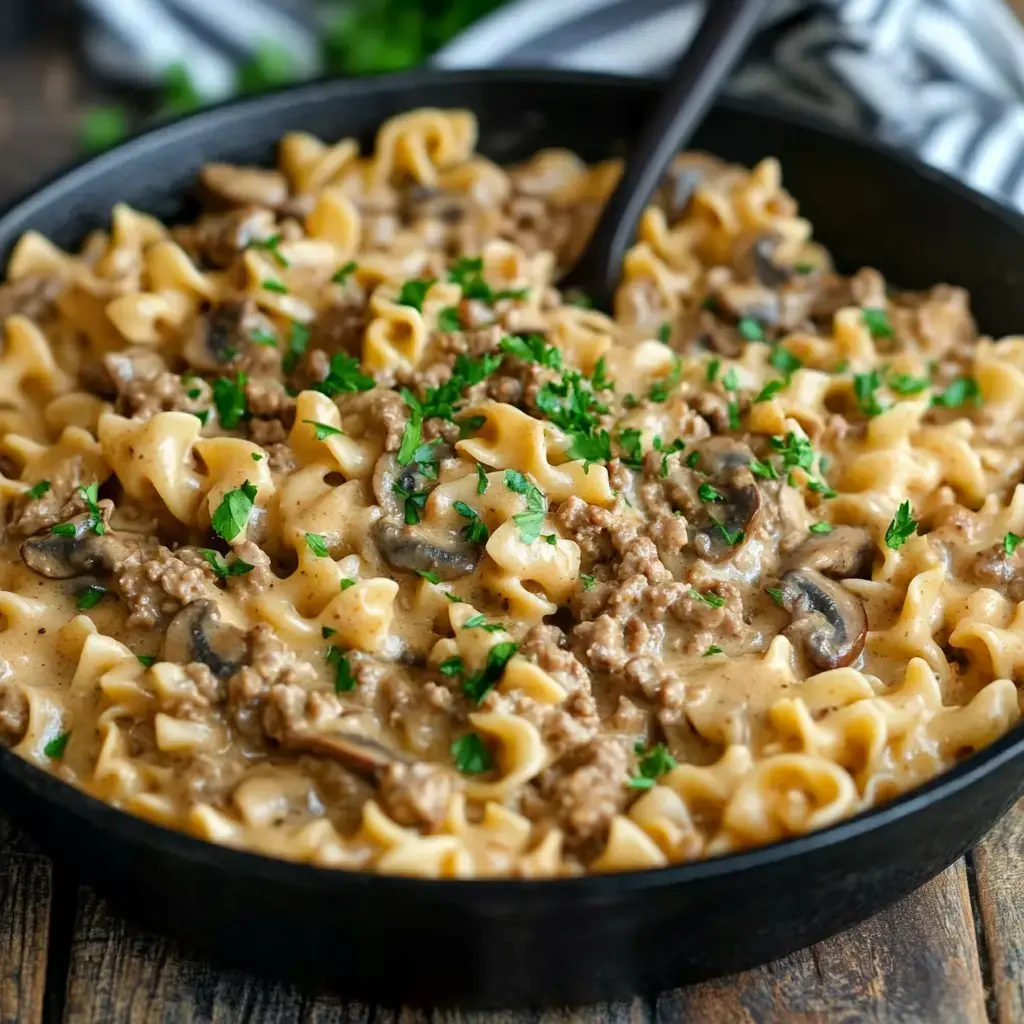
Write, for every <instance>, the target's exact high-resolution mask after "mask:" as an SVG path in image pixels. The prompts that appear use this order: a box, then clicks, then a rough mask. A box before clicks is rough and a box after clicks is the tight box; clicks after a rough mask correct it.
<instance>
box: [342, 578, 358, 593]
mask: <svg viewBox="0 0 1024 1024" xmlns="http://www.w3.org/2000/svg"><path fill="white" fill-rule="evenodd" d="M355 585H356V581H355V580H354V579H352V577H351V576H345V577H344V578H343V579H342V581H341V592H342V593H343V594H344V593H345V591H346V590H348V589H349V587H354V586H355Z"/></svg>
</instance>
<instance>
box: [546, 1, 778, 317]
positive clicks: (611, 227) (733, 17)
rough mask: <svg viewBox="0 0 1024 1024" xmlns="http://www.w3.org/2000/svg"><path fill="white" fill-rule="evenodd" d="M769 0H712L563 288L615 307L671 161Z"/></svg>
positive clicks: (602, 305)
mask: <svg viewBox="0 0 1024 1024" xmlns="http://www.w3.org/2000/svg"><path fill="white" fill-rule="evenodd" d="M768 3H769V0H707V8H706V10H705V12H704V19H703V21H702V22H701V25H700V28H699V29H698V31H697V35H696V36H695V37H694V39H693V42H691V43H690V45H689V47H688V48H687V50H686V52H685V53H684V54H683V56H682V58H681V59H680V61H679V64H678V65H677V66H676V69H675V71H674V72H673V73H672V75H671V77H670V78H669V80H668V83H667V85H666V87H665V91H664V92H663V93H662V97H661V99H660V100H659V101H658V104H657V106H656V107H655V108H654V111H653V113H652V114H651V116H650V118H649V119H648V121H647V123H646V124H645V125H644V127H643V130H642V131H641V132H640V135H639V137H638V138H637V141H636V145H635V146H634V148H633V152H632V154H631V155H630V157H629V159H628V160H627V161H626V166H625V167H624V168H623V171H622V177H621V178H620V180H619V184H618V185H617V186H616V188H615V191H614V192H612V194H611V196H610V198H609V199H608V202H607V204H606V205H605V208H604V212H603V213H602V214H601V218H600V220H598V222H597V227H596V228H595V229H594V233H593V235H591V237H590V241H589V242H588V244H587V248H586V250H585V251H584V253H583V255H582V256H581V257H580V259H579V260H578V261H577V263H576V265H575V266H574V267H573V268H572V269H571V270H570V271H569V273H568V274H566V275H565V277H564V278H563V279H562V281H561V283H560V287H561V288H562V289H563V290H565V289H578V290H581V291H583V292H585V293H586V294H587V295H588V296H589V298H590V299H591V300H592V301H593V303H594V306H595V307H597V308H598V309H605V310H608V309H611V305H612V298H613V296H614V293H615V286H616V284H617V283H618V280H619V277H620V275H621V273H622V258H623V256H624V255H625V252H626V248H627V247H628V246H629V245H630V243H631V242H632V241H633V238H634V235H635V233H636V225H637V222H638V221H639V219H640V214H641V213H642V212H643V210H644V207H645V206H646V205H647V203H648V201H649V200H650V198H651V196H652V195H653V194H654V190H655V189H656V188H657V187H658V183H659V182H660V181H661V177H662V175H663V174H664V172H665V168H666V167H667V166H668V163H669V161H670V160H671V159H672V157H673V156H675V155H676V153H678V152H679V151H680V149H682V148H683V146H684V145H685V144H686V143H687V142H688V141H689V139H690V136H691V135H692V134H693V132H694V130H695V129H696V127H697V126H698V125H699V124H700V121H701V120H702V118H703V117H704V115H705V114H706V113H707V111H708V108H709V107H710V106H711V104H712V103H713V102H714V99H715V96H716V95H717V94H718V91H719V88H720V87H721V85H722V83H723V81H724V80H725V78H726V76H727V75H728V74H729V72H730V71H732V69H733V67H734V66H735V64H736V61H737V60H738V59H739V57H740V55H741V54H742V53H743V50H744V48H745V46H746V44H747V42H748V41H749V40H750V37H751V36H752V35H753V33H754V29H755V28H756V27H757V23H758V21H759V20H760V18H761V15H762V13H763V12H764V9H765V7H767V5H768Z"/></svg>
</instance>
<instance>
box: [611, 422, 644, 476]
mask: <svg viewBox="0 0 1024 1024" xmlns="http://www.w3.org/2000/svg"><path fill="white" fill-rule="evenodd" d="M640 437H641V432H640V431H639V430H635V429H633V428H630V429H627V430H622V431H620V432H619V436H618V438H616V440H617V441H618V442H619V446H620V447H621V448H622V451H623V452H624V454H623V455H621V456H620V457H619V458H620V459H621V461H622V462H623V463H624V464H625V465H627V466H632V467H633V469H642V468H643V455H644V452H643V446H642V444H641V443H640Z"/></svg>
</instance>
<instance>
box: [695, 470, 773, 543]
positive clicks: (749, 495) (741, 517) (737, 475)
mask: <svg viewBox="0 0 1024 1024" xmlns="http://www.w3.org/2000/svg"><path fill="white" fill-rule="evenodd" d="M714 487H715V489H716V490H717V491H718V492H719V493H720V494H721V495H722V497H723V498H724V499H725V500H724V501H721V502H714V503H709V504H707V505H706V506H705V512H706V520H705V522H704V524H703V525H702V526H700V527H699V528H698V529H697V532H696V534H695V536H694V538H693V546H694V548H696V550H697V553H698V554H699V555H700V556H701V558H704V559H707V560H708V561H709V562H723V561H725V560H726V559H727V558H731V557H732V556H733V555H735V554H736V552H737V551H738V550H739V549H740V548H741V547H742V546H743V545H744V544H745V543H746V542H747V541H748V540H749V539H750V534H751V531H752V530H753V529H754V527H755V526H756V525H757V517H758V514H759V513H760V511H761V506H762V501H761V489H760V488H759V487H758V486H757V481H756V480H755V479H754V475H753V474H752V473H751V472H750V470H749V469H746V468H745V467H737V468H735V469H730V470H728V471H727V472H726V473H725V474H724V478H720V479H719V480H717V481H716V483H715V484H714Z"/></svg>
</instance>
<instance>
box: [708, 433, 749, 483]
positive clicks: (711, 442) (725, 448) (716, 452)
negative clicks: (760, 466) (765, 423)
mask: <svg viewBox="0 0 1024 1024" xmlns="http://www.w3.org/2000/svg"><path fill="white" fill-rule="evenodd" d="M698 451H699V452H700V462H698V463H697V468H698V469H701V470H703V471H704V472H705V473H707V474H708V475H709V476H718V474H719V473H722V472H724V471H725V470H728V469H735V468H736V467H737V466H749V465H750V464H751V463H752V462H753V461H754V453H753V452H752V451H751V450H750V448H749V446H748V445H745V444H744V443H743V442H742V441H735V440H733V438H731V437H725V436H720V437H709V438H708V439H707V440H706V441H702V442H701V443H700V445H699V446H698Z"/></svg>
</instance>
